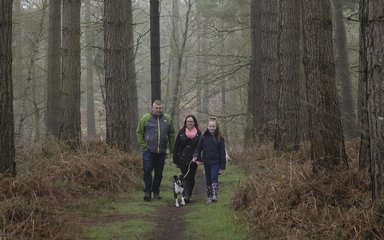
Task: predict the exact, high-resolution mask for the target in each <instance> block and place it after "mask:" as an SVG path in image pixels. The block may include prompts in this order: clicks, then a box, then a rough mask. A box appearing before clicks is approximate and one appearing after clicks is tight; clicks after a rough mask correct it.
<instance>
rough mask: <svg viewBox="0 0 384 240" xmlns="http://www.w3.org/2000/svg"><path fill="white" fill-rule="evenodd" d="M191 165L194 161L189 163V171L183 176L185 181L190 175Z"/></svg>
mask: <svg viewBox="0 0 384 240" xmlns="http://www.w3.org/2000/svg"><path fill="white" fill-rule="evenodd" d="M191 163H192V160H191V161H190V162H189V164H188V171H187V173H186V174H185V175H184V176H183V179H185V178H186V177H187V176H188V174H189V171H190V170H191Z"/></svg>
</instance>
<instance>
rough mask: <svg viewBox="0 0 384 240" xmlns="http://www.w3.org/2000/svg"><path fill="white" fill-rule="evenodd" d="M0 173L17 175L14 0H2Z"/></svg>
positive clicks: (0, 24) (0, 8)
mask: <svg viewBox="0 0 384 240" xmlns="http://www.w3.org/2000/svg"><path fill="white" fill-rule="evenodd" d="M0 11H1V12H0V42H1V44H0V56H1V58H0V126H1V127H0V173H2V174H6V175H13V176H15V175H16V164H15V140H14V122H13V89H12V0H2V1H0Z"/></svg>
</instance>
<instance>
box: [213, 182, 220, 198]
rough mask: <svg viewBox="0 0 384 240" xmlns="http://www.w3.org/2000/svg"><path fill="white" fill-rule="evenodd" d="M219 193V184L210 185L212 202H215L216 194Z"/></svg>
mask: <svg viewBox="0 0 384 240" xmlns="http://www.w3.org/2000/svg"><path fill="white" fill-rule="evenodd" d="M218 193H219V184H218V183H212V202H216V201H217V194H218Z"/></svg>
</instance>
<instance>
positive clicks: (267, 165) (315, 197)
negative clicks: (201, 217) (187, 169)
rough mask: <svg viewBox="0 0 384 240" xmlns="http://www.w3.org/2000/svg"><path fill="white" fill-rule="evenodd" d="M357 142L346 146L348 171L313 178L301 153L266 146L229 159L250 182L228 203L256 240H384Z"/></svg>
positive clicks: (242, 185)
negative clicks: (360, 159) (245, 169)
mask: <svg viewBox="0 0 384 240" xmlns="http://www.w3.org/2000/svg"><path fill="white" fill-rule="evenodd" d="M358 146H359V145H358V142H357V141H356V142H348V143H347V151H348V155H349V157H350V167H349V169H346V170H340V171H330V172H324V173H321V174H313V173H312V166H311V162H310V160H307V159H309V158H308V154H307V152H306V151H304V150H303V151H301V152H298V153H285V154H281V153H280V154H279V153H276V152H274V151H273V150H272V147H270V146H264V147H262V148H258V149H253V150H249V151H248V152H238V153H232V158H233V161H236V162H237V163H239V164H241V165H243V166H246V168H247V169H248V171H249V172H251V173H252V174H251V176H250V177H249V178H248V180H247V181H243V182H242V184H241V186H240V187H239V189H238V191H237V192H236V194H235V197H234V198H233V202H232V206H233V208H234V209H235V210H236V211H237V215H238V216H240V218H242V220H243V222H244V223H245V224H247V225H248V226H249V228H250V229H251V231H252V232H253V234H254V235H255V236H258V239H384V225H383V211H380V210H378V209H380V207H377V206H380V204H375V207H374V206H373V204H372V202H371V191H370V184H369V175H368V173H367V169H364V170H359V169H358V163H357V161H358V159H357V152H358Z"/></svg>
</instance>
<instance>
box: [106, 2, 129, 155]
mask: <svg viewBox="0 0 384 240" xmlns="http://www.w3.org/2000/svg"><path fill="white" fill-rule="evenodd" d="M122 1H123V0H106V1H105V2H104V20H105V32H104V49H105V97H106V101H105V110H106V128H107V143H108V144H109V145H111V146H114V147H117V148H118V149H120V150H122V151H126V152H128V151H130V149H131V146H130V142H129V140H130V139H131V137H130V123H129V109H130V108H129V102H128V77H127V74H126V72H125V70H126V69H125V68H126V60H125V56H126V52H125V51H124V43H125V41H124V39H125V36H124V31H125V25H124V20H125V19H124V15H123V4H122Z"/></svg>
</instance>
